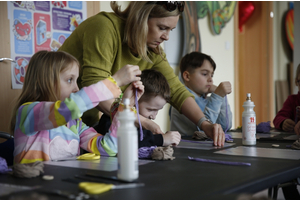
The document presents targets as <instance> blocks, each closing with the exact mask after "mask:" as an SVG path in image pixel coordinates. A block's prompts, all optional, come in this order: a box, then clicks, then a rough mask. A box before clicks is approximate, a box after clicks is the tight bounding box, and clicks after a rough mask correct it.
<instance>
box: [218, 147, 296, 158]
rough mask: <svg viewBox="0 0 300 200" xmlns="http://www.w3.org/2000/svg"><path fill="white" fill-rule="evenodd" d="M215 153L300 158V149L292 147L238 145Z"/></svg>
mask: <svg viewBox="0 0 300 200" xmlns="http://www.w3.org/2000/svg"><path fill="white" fill-rule="evenodd" d="M214 153H219V154H226V155H233V156H251V157H263V158H281V159H291V160H299V159H300V154H299V151H297V150H291V149H272V148H259V147H245V146H238V147H235V148H228V149H223V150H220V151H216V152H214Z"/></svg>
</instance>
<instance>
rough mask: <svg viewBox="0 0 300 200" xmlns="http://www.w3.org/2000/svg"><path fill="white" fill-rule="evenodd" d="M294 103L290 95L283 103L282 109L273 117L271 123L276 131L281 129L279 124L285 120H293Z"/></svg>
mask: <svg viewBox="0 0 300 200" xmlns="http://www.w3.org/2000/svg"><path fill="white" fill-rule="evenodd" d="M295 108H296V107H295V102H294V100H293V95H290V96H289V97H288V98H287V99H286V100H285V102H284V104H283V107H282V108H281V110H280V111H279V112H278V113H277V115H276V116H275V118H274V120H273V123H274V126H275V128H276V129H282V127H281V124H282V123H283V121H284V120H286V119H291V120H295V114H294V113H295V112H296V111H295Z"/></svg>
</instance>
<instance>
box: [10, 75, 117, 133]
mask: <svg viewBox="0 0 300 200" xmlns="http://www.w3.org/2000/svg"><path fill="white" fill-rule="evenodd" d="M120 93H121V90H120V88H119V87H118V86H117V85H116V84H115V83H113V82H112V81H110V80H109V79H106V80H104V81H100V82H98V83H96V84H93V85H91V86H89V87H85V88H82V89H81V90H79V91H78V92H76V93H72V94H71V95H70V97H69V98H66V99H65V100H64V101H56V102H29V103H25V104H23V105H22V106H20V108H19V109H18V112H17V117H16V127H15V130H16V129H20V130H21V131H22V132H23V133H25V134H26V135H34V134H36V132H37V131H41V130H48V129H52V128H56V127H59V126H62V125H65V124H67V122H69V121H71V120H73V119H78V118H80V117H81V115H82V113H83V112H85V111H86V110H89V109H91V108H93V107H95V106H96V105H98V103H99V102H101V101H105V100H109V99H112V98H115V97H118V96H119V95H120Z"/></svg>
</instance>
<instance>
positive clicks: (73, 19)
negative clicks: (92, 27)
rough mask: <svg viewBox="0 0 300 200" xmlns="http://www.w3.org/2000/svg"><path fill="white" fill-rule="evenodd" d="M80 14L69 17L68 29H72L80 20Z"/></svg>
mask: <svg viewBox="0 0 300 200" xmlns="http://www.w3.org/2000/svg"><path fill="white" fill-rule="evenodd" d="M82 21H83V20H82V18H81V15H79V14H75V15H73V16H72V17H71V18H70V31H74V30H75V29H76V28H77V27H78V26H79V24H80V23H81V22H82Z"/></svg>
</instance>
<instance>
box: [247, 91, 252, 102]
mask: <svg viewBox="0 0 300 200" xmlns="http://www.w3.org/2000/svg"><path fill="white" fill-rule="evenodd" d="M246 101H251V93H247V99H246Z"/></svg>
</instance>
